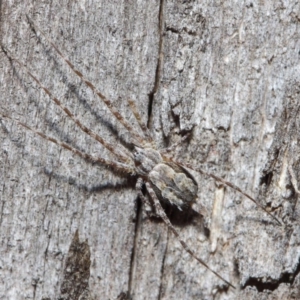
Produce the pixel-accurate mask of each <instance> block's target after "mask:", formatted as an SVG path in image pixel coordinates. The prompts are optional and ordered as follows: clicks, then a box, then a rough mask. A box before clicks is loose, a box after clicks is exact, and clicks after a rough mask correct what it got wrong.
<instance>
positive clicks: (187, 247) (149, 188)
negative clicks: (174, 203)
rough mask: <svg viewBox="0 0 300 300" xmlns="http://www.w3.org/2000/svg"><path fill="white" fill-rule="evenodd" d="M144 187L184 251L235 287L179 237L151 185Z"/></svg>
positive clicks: (147, 184)
mask: <svg viewBox="0 0 300 300" xmlns="http://www.w3.org/2000/svg"><path fill="white" fill-rule="evenodd" d="M146 187H147V190H148V193H149V195H150V196H151V198H152V200H153V202H154V206H155V209H156V212H157V214H158V215H159V216H160V218H161V219H162V220H163V221H164V223H165V224H166V225H167V226H168V228H169V229H170V230H171V231H172V232H173V234H174V235H175V236H176V238H177V240H178V241H179V242H180V244H181V245H182V247H183V248H184V250H185V251H186V252H188V253H189V254H190V255H191V256H192V257H193V258H195V259H196V260H197V261H198V262H199V263H200V264H201V265H203V266H204V267H205V268H207V269H208V270H210V271H211V272H212V273H213V274H215V275H216V276H217V277H218V278H220V279H221V280H222V281H223V282H225V283H226V284H228V285H229V286H231V287H232V288H235V287H234V285H233V284H231V283H230V282H229V281H227V280H226V279H225V278H223V277H222V276H221V275H219V274H218V273H217V272H215V271H214V270H213V269H211V268H210V267H209V266H208V265H207V264H206V263H205V262H204V261H203V260H202V259H201V258H199V257H198V256H197V255H196V253H195V252H194V251H193V250H192V249H191V248H190V247H189V246H188V245H187V244H186V243H185V242H184V241H183V240H182V239H181V238H180V236H179V233H178V231H177V230H176V228H175V227H174V226H173V225H172V223H171V222H170V220H169V219H168V217H167V215H166V213H165V212H164V210H163V208H162V206H161V204H160V202H159V200H158V198H157V196H156V194H155V192H154V190H153V189H152V187H151V185H150V184H149V183H148V182H146Z"/></svg>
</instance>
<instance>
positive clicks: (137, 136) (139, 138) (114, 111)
mask: <svg viewBox="0 0 300 300" xmlns="http://www.w3.org/2000/svg"><path fill="white" fill-rule="evenodd" d="M26 17H27V20H28V22H29V24H30V25H31V27H32V29H33V30H34V31H35V32H37V31H39V32H40V33H41V34H42V35H43V36H44V37H45V39H46V40H47V41H48V43H49V44H51V46H52V47H53V48H54V49H55V51H56V52H57V53H58V55H59V56H60V57H61V58H62V59H63V60H64V61H65V62H66V63H67V65H68V66H69V67H70V68H71V69H72V71H73V72H74V73H75V74H76V75H77V76H78V77H80V78H81V80H82V81H83V82H84V83H85V84H86V85H87V86H88V88H90V89H91V90H92V91H93V92H94V93H95V94H96V95H97V96H98V97H99V98H100V99H102V101H103V102H104V103H105V104H106V106H107V107H108V109H109V110H110V111H111V113H112V114H113V115H114V116H115V117H116V118H117V120H118V121H119V122H120V123H121V124H122V125H123V126H124V127H125V128H126V129H127V130H128V131H129V132H130V133H131V135H132V136H133V137H134V138H135V139H136V140H137V142H138V143H139V144H141V145H143V144H144V143H145V141H144V138H143V137H142V136H141V135H140V134H139V133H138V132H137V131H136V130H135V129H134V128H133V127H132V126H131V125H130V124H129V122H127V121H126V119H125V118H124V117H123V116H122V115H121V114H120V113H119V111H118V110H117V109H116V108H115V107H114V105H113V103H112V102H111V101H110V100H109V99H107V98H106V97H105V96H104V95H103V94H102V93H100V91H98V89H97V88H96V87H95V86H94V85H93V84H92V83H91V82H90V81H89V80H87V78H85V76H84V75H83V74H82V73H81V72H80V71H79V70H77V69H76V68H75V66H74V65H73V64H72V63H71V62H70V60H68V59H67V58H66V56H64V55H63V53H62V52H61V51H60V50H59V49H58V47H57V46H56V45H55V44H54V43H53V42H52V41H51V40H50V39H49V38H48V37H47V36H46V34H45V33H44V32H43V31H42V30H41V29H39V28H38V27H37V26H36V25H35V24H34V22H33V21H32V20H31V19H30V18H29V16H28V15H26Z"/></svg>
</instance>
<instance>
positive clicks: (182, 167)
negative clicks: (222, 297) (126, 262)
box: [1, 16, 281, 288]
mask: <svg viewBox="0 0 300 300" xmlns="http://www.w3.org/2000/svg"><path fill="white" fill-rule="evenodd" d="M27 19H28V22H29V24H30V26H31V27H32V29H33V30H34V31H35V32H40V33H41V34H42V35H43V36H44V37H45V39H46V40H47V41H48V43H49V44H50V45H51V46H52V47H53V48H54V49H55V51H56V52H57V53H58V55H59V56H60V57H61V58H62V60H63V61H64V62H65V63H66V64H67V65H68V66H69V67H70V68H71V70H72V71H73V72H74V73H75V74H76V75H77V76H79V77H80V79H81V80H82V81H83V82H84V83H85V84H86V85H87V87H88V88H89V89H91V90H92V91H93V92H94V93H95V94H96V95H97V96H98V97H99V98H101V100H102V101H103V102H104V103H105V105H106V106H107V107H108V109H109V110H110V111H111V113H112V114H113V115H114V116H115V118H116V119H117V120H118V121H119V122H120V123H121V124H122V125H123V126H124V127H125V129H126V130H127V131H128V132H129V133H130V136H131V143H132V145H133V149H134V151H133V153H131V152H130V151H128V149H127V148H125V147H124V146H120V147H121V148H122V153H121V151H120V150H119V149H116V147H115V145H113V144H111V143H110V142H109V141H106V140H104V139H103V138H102V137H101V136H99V135H98V134H96V133H95V132H93V131H92V130H91V129H89V128H87V127H86V126H85V125H83V124H82V123H81V121H80V120H79V119H77V118H76V117H75V116H74V115H73V114H72V112H71V111H70V110H69V109H68V108H67V107H66V106H64V105H63V104H62V103H61V101H60V100H59V99H57V98H56V97H55V96H54V95H53V94H52V92H51V91H50V90H49V89H48V88H47V87H45V86H44V85H43V84H42V83H41V82H40V81H39V79H38V78H37V77H36V76H35V75H33V74H32V73H31V72H30V71H29V70H28V68H27V67H26V66H25V65H24V64H23V63H22V62H21V61H19V60H18V59H17V58H15V57H14V56H13V55H12V54H11V53H10V51H9V50H8V49H6V48H5V47H4V46H3V45H1V48H2V51H3V52H4V53H5V54H6V55H7V57H8V58H9V59H10V60H12V61H15V62H17V63H18V64H19V65H20V66H21V67H22V68H23V69H24V70H25V71H26V72H27V73H28V75H29V76H30V77H31V78H32V79H33V80H34V81H35V82H36V83H37V84H38V86H39V87H40V88H41V89H42V90H44V92H45V93H46V94H47V95H48V96H49V97H50V98H51V99H52V100H53V101H54V102H55V104H56V105H58V106H59V107H60V108H61V109H62V110H63V111H64V112H65V113H66V114H67V115H68V117H69V118H70V119H72V120H73V121H74V122H75V123H76V125H77V126H78V127H79V128H80V129H81V130H82V131H83V132H85V133H86V134H88V135H89V136H91V137H92V138H94V139H95V140H97V141H98V142H99V143H101V144H102V145H103V146H104V147H105V148H107V149H108V150H109V151H110V152H111V153H112V154H113V155H114V156H115V158H116V159H115V160H114V161H112V160H107V159H104V158H102V157H95V156H92V155H89V154H87V153H85V152H82V151H80V150H78V149H76V148H74V147H72V146H70V145H69V144H67V143H64V142H61V141H59V140H57V139H54V138H52V137H49V136H47V135H45V134H44V133H42V132H40V131H37V130H35V129H34V128H31V127H29V126H28V125H26V124H24V123H22V122H17V121H15V122H17V123H18V124H20V125H21V126H23V127H25V128H26V129H28V130H30V131H32V132H34V133H35V134H37V135H39V136H41V137H42V138H44V139H46V140H48V141H50V142H52V143H54V144H57V145H59V146H60V147H63V148H65V149H67V150H69V151H71V152H73V153H74V154H75V155H78V156H80V157H82V158H84V159H86V160H90V161H92V162H95V163H100V164H102V165H104V166H106V167H108V168H111V169H113V170H114V171H115V172H117V173H118V172H121V173H125V174H128V175H129V176H136V177H137V181H136V190H137V193H138V196H139V198H140V199H141V200H142V202H143V203H144V205H145V206H146V207H152V210H153V212H154V214H155V215H156V216H158V217H159V218H161V219H162V220H163V222H164V223H165V224H166V225H167V227H168V228H169V229H170V230H171V231H172V232H173V234H174V235H175V236H176V238H177V239H178V241H179V242H180V244H181V245H182V247H183V248H184V249H185V251H187V252H188V253H189V254H190V255H191V256H192V257H193V258H194V259H196V260H197V261H198V262H199V263H200V264H202V265H203V266H204V267H205V268H207V269H208V270H209V271H211V272H212V273H213V274H215V275H216V276H217V277H218V278H219V279H221V280H222V281H223V282H224V283H225V284H227V285H229V286H230V287H232V288H235V287H234V285H233V284H232V283H230V282H229V281H227V280H226V279H225V278H224V277H223V276H221V275H220V274H218V273H217V272H216V271H214V270H213V269H212V268H211V267H210V266H209V265H208V264H207V263H206V262H205V261H204V260H202V259H201V258H199V257H198V256H197V255H196V253H195V252H194V251H193V250H192V249H191V248H190V247H189V246H188V245H187V244H186V243H185V242H184V241H183V240H182V239H181V238H180V235H179V232H178V231H177V229H176V228H175V227H174V226H173V225H172V223H171V221H170V220H169V218H168V216H167V215H166V213H165V211H164V209H163V207H162V203H167V204H169V205H171V206H175V207H177V208H178V209H179V210H180V211H181V210H185V209H187V208H190V207H191V205H192V204H193V203H195V202H196V198H197V191H198V184H197V182H196V180H195V178H194V177H193V176H192V174H191V172H190V171H189V169H190V170H193V171H196V172H198V173H201V174H204V175H206V176H209V177H211V178H213V179H214V180H215V181H217V182H220V183H221V184H224V185H226V186H229V187H230V188H232V189H234V190H236V191H238V192H239V193H241V194H242V195H244V196H245V197H247V198H248V199H250V200H251V201H253V202H254V203H255V204H256V205H257V206H258V207H260V208H261V209H263V210H264V211H265V212H266V213H267V214H268V215H269V216H270V217H272V218H273V219H274V220H276V222H277V223H278V224H280V225H281V223H280V221H279V220H278V219H277V218H276V217H275V216H273V215H272V214H270V213H269V212H268V211H267V210H266V209H265V208H264V207H263V206H262V205H260V204H259V203H258V202H257V201H256V200H255V199H254V198H252V197H251V196H250V195H248V194H247V193H245V192H243V191H242V190H241V189H240V188H239V187H237V186H235V185H234V184H232V183H230V182H228V181H226V180H224V179H222V178H221V177H218V176H216V175H214V174H212V173H209V172H206V171H204V170H202V169H201V168H199V167H195V166H193V165H191V164H188V163H185V162H183V161H181V160H179V159H175V158H174V157H173V156H172V155H171V154H170V153H171V152H172V150H173V148H174V147H176V146H177V145H178V144H179V143H181V142H182V141H183V140H185V139H186V138H187V135H186V136H185V137H183V138H182V139H181V140H180V142H179V143H177V144H175V145H173V146H171V147H169V148H166V149H163V150H158V149H157V147H156V145H155V143H154V140H153V138H152V137H151V133H150V132H149V130H148V128H147V126H146V125H145V124H144V123H143V122H142V121H141V116H140V114H139V113H138V110H137V107H136V105H135V103H134V102H133V101H131V100H129V101H128V104H129V106H130V108H131V111H132V113H133V115H134V117H135V119H136V120H137V123H138V125H139V127H140V129H141V130H140V131H138V130H136V129H135V128H133V127H132V125H130V123H129V122H128V121H127V120H126V119H125V118H124V117H123V116H122V115H121V114H120V112H119V111H118V109H117V108H116V107H115V106H114V105H113V103H112V102H111V101H110V100H109V99H107V98H106V97H105V96H104V95H103V94H102V93H101V92H100V91H98V90H97V88H96V87H95V86H94V85H93V84H92V83H91V82H90V81H88V80H87V79H86V78H85V77H84V75H83V74H82V73H81V72H80V71H79V70H77V69H76V68H75V66H74V65H73V64H72V63H71V62H70V61H69V60H68V59H67V58H66V56H65V55H64V54H63V53H62V52H61V51H60V50H59V48H58V47H57V46H56V45H55V44H54V43H53V42H52V41H51V40H50V39H49V38H48V37H47V36H46V35H45V33H44V32H43V31H42V30H40V29H39V28H38V27H37V26H36V25H35V24H34V22H33V21H32V20H31V19H30V18H29V17H28V16H27ZM2 116H3V117H5V118H9V119H11V118H10V117H9V116H8V115H3V114H2ZM13 121H14V120H13ZM140 132H141V133H140ZM143 186H145V187H146V190H147V192H148V195H149V197H146V196H145V195H144V193H143V192H142V188H143Z"/></svg>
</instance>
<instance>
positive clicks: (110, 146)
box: [1, 45, 131, 163]
mask: <svg viewBox="0 0 300 300" xmlns="http://www.w3.org/2000/svg"><path fill="white" fill-rule="evenodd" d="M1 48H2V50H3V51H4V53H5V54H6V55H7V56H8V58H9V59H11V60H13V61H16V62H17V63H18V64H19V65H20V66H21V67H22V68H23V69H24V70H25V71H26V72H27V73H28V75H29V76H30V77H31V78H32V79H33V80H34V81H35V82H36V83H37V84H38V86H39V87H40V88H41V89H43V90H44V91H45V93H46V94H47V95H48V96H49V97H50V99H51V100H52V101H54V103H55V104H56V105H57V106H59V107H60V108H61V109H62V110H63V111H64V112H65V113H66V114H67V115H68V116H69V117H70V119H72V120H73V121H74V123H75V124H76V125H77V126H78V127H79V128H80V129H81V130H82V131H83V132H85V133H87V134H88V135H89V136H91V137H92V138H94V139H95V140H96V141H98V142H99V143H101V144H102V145H103V146H104V147H105V148H107V149H108V150H109V151H110V152H111V153H113V154H114V155H115V156H116V157H117V158H118V159H119V160H121V161H122V162H124V163H131V160H130V159H129V158H128V156H129V157H131V154H129V153H128V154H127V155H128V156H126V155H123V154H121V153H120V152H117V148H116V146H115V145H113V144H111V143H109V142H106V141H105V140H104V139H103V138H101V137H100V136H99V135H98V134H96V133H95V132H93V131H92V130H90V129H89V128H87V127H86V126H85V125H83V124H82V123H81V121H80V120H79V119H78V118H76V117H75V116H74V115H73V114H72V113H71V111H70V110H69V109H68V108H67V107H65V106H64V105H63V104H62V103H61V101H60V100H59V99H58V98H56V97H54V96H53V94H52V93H51V92H50V90H49V89H48V88H46V87H45V86H44V85H43V84H42V83H41V82H40V81H39V80H38V79H37V77H36V76H34V75H33V74H32V73H31V72H30V71H29V70H28V68H27V67H26V66H25V65H24V64H23V63H22V62H21V61H20V60H18V59H17V58H15V57H14V56H13V55H12V54H11V53H10V51H8V50H7V49H6V48H4V47H3V46H2V45H1ZM122 151H124V152H126V151H127V149H126V148H125V147H123V149H122Z"/></svg>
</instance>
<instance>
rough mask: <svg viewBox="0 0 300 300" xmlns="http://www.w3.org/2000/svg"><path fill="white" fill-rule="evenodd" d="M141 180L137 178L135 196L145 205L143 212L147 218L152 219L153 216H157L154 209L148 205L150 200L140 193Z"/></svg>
mask: <svg viewBox="0 0 300 300" xmlns="http://www.w3.org/2000/svg"><path fill="white" fill-rule="evenodd" d="M143 183H144V181H143V179H142V178H141V177H139V178H138V179H137V182H136V185H135V189H136V191H137V194H138V196H139V198H140V199H141V200H142V202H143V203H144V205H145V211H146V213H147V215H148V217H150V218H151V217H153V216H155V217H156V216H157V214H156V211H155V207H153V205H152V204H151V203H150V200H149V199H148V198H147V197H145V196H144V194H143V192H142V187H143Z"/></svg>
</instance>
